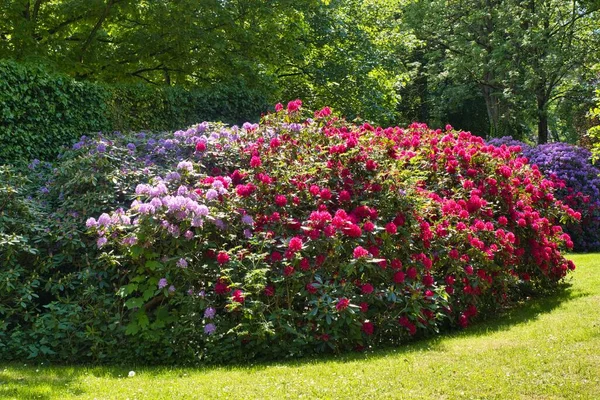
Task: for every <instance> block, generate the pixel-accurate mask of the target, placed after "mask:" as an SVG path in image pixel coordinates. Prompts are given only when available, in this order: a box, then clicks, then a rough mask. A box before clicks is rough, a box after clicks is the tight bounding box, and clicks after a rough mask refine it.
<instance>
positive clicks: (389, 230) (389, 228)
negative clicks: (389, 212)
mask: <svg viewBox="0 0 600 400" xmlns="http://www.w3.org/2000/svg"><path fill="white" fill-rule="evenodd" d="M385 231H386V232H387V233H389V234H390V235H393V234H395V233H396V232H398V228H397V227H396V224H394V223H393V222H390V223H388V224H386V225H385Z"/></svg>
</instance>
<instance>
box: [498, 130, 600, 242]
mask: <svg viewBox="0 0 600 400" xmlns="http://www.w3.org/2000/svg"><path fill="white" fill-rule="evenodd" d="M490 144H493V145H495V146H499V145H502V144H506V145H508V146H520V147H521V149H522V151H523V155H524V156H525V157H527V158H528V159H529V163H530V164H535V165H537V166H538V167H539V169H540V171H542V172H543V173H544V174H546V176H548V178H549V179H550V180H552V181H553V182H554V183H555V186H556V187H557V191H556V197H557V198H559V199H560V200H562V201H563V202H564V203H565V204H567V205H568V206H569V207H571V208H572V209H574V210H577V211H578V212H580V213H581V215H582V218H581V221H580V222H577V223H573V222H567V223H565V224H563V228H564V229H565V231H566V232H567V233H568V234H569V235H570V236H571V239H572V240H573V243H574V250H575V251H594V250H598V249H600V168H598V167H597V166H596V165H594V164H593V163H592V161H591V156H592V154H591V153H590V151H589V150H587V149H585V148H582V147H578V146H574V145H570V144H566V143H549V144H544V145H540V146H536V147H530V146H528V145H526V144H524V143H521V142H519V141H516V140H512V138H511V137H510V136H508V137H505V138H500V139H492V140H491V141H490ZM513 148H514V149H516V147H513Z"/></svg>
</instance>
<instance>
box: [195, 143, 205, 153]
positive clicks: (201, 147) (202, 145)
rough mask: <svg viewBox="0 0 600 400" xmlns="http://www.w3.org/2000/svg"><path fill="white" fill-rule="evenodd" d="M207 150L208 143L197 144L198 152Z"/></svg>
mask: <svg viewBox="0 0 600 400" xmlns="http://www.w3.org/2000/svg"><path fill="white" fill-rule="evenodd" d="M204 150H206V143H204V142H198V143H196V151H204Z"/></svg>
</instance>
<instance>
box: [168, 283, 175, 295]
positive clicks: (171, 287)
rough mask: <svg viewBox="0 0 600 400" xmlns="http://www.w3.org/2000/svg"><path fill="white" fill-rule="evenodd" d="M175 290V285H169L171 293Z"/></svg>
mask: <svg viewBox="0 0 600 400" xmlns="http://www.w3.org/2000/svg"><path fill="white" fill-rule="evenodd" d="M173 292H175V286H173V285H171V286H169V293H173Z"/></svg>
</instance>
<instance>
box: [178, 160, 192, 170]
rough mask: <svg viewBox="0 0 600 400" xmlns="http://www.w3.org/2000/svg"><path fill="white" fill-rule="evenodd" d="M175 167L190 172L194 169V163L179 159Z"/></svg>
mask: <svg viewBox="0 0 600 400" xmlns="http://www.w3.org/2000/svg"><path fill="white" fill-rule="evenodd" d="M177 169H181V170H184V171H189V172H192V171H194V164H192V163H191V162H189V161H181V162H180V163H179V164H177Z"/></svg>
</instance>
